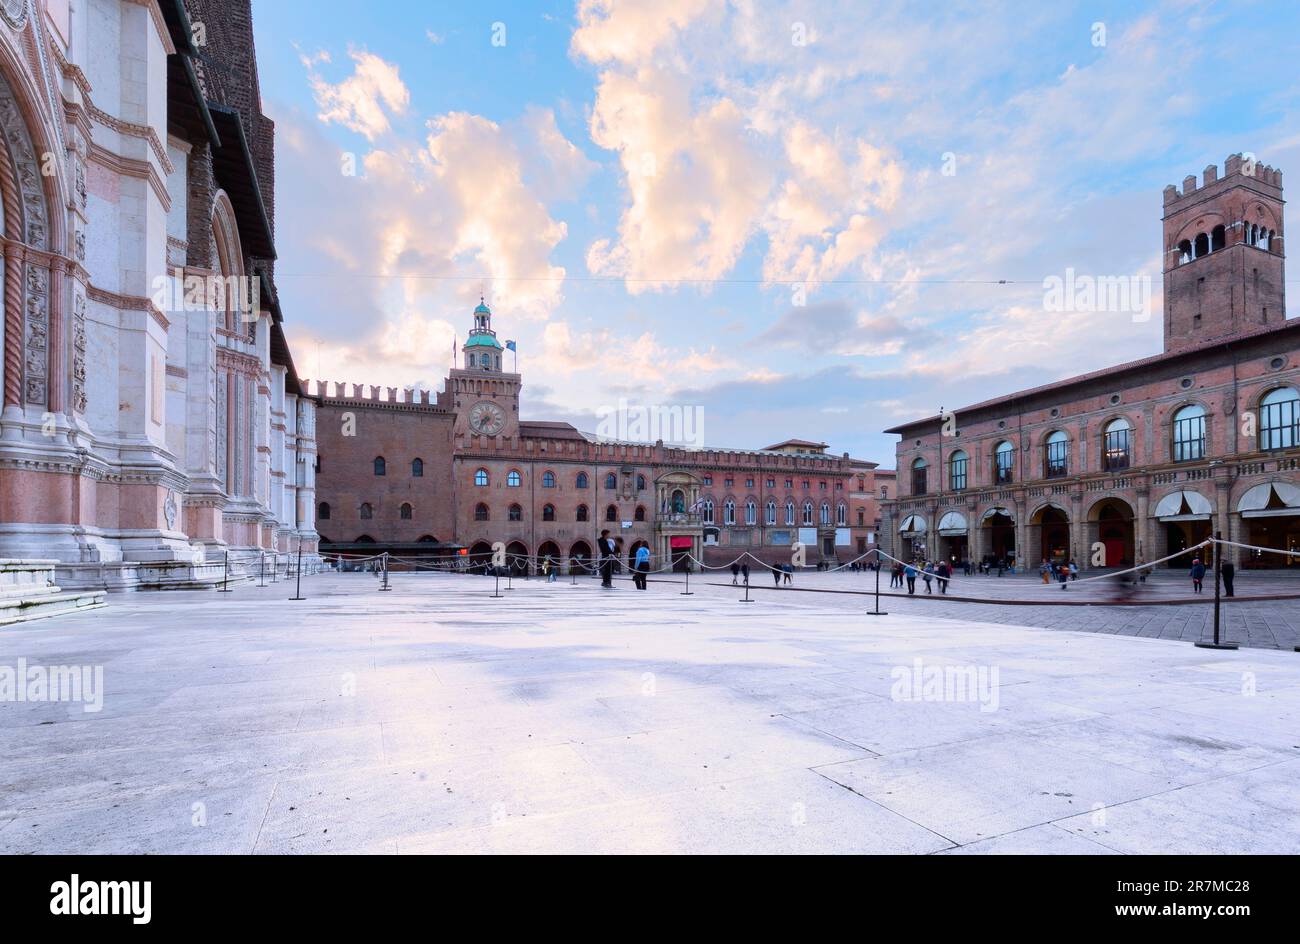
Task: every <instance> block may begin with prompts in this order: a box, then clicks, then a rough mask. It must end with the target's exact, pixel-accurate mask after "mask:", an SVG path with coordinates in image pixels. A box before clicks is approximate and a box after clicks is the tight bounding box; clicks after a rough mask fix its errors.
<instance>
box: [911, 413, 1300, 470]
mask: <svg viewBox="0 0 1300 944" xmlns="http://www.w3.org/2000/svg"><path fill="white" fill-rule="evenodd" d="M1256 436H1257V446H1258V449H1259V451H1261V452H1270V451H1273V450H1277V449H1294V448H1296V447H1297V446H1300V393H1297V392H1296V390H1295V389H1294V388H1292V387H1278V388H1276V389H1274V390H1271V391H1269V392H1268V393H1267V394H1265V395H1264V397H1262V398H1261V399H1260V401H1259V415H1258V417H1257V430H1256ZM1100 445H1101V468H1102V471H1105V472H1122V471H1124V470H1125V469H1128V468H1129V467H1130V466H1131V465H1132V463H1133V427H1132V424H1130V423H1129V421H1128V420H1126V419H1124V418H1123V417H1117V418H1116V419H1113V420H1111V421H1110V422H1109V423H1107V424H1106V425H1105V426H1104V427H1103V429H1102V434H1101V444H1100ZM1205 454H1206V453H1205V408H1204V407H1203V406H1201V405H1200V404H1197V403H1193V404H1189V405H1187V406H1184V407H1182V408H1181V409H1179V410H1176V411H1175V412H1174V414H1173V417H1172V418H1171V420H1170V424H1169V455H1170V459H1171V461H1173V462H1194V461H1198V460H1201V459H1204V458H1205ZM1015 457H1016V447H1015V445H1014V444H1013V443H1011V442H1009V441H1008V440H1003V441H1001V442H999V443H998V444H997V445H996V446H994V447H993V468H992V482H993V484H995V485H1006V484H1010V483H1011V482H1014V481H1015ZM945 464H946V466H947V481H946V485H947V488H948V490H950V491H954V492H959V491H961V490H963V489H965V488H967V487H968V486H969V485H970V480H969V476H968V467H969V464H970V457H969V456H968V455H967V454H966V451H965V450H963V449H956V450H954V451H953V452H952V453H951V454H949V455H948V456H946V457H945ZM1069 474H1070V437H1069V435H1068V434H1067V433H1066V432H1065V431H1064V430H1059V429H1058V430H1054V431H1053V432H1051V433H1049V434H1048V435H1047V436H1046V438H1044V440H1043V449H1042V477H1043V478H1045V479H1054V478H1061V477H1063V476H1067V475H1069ZM928 475H929V463H928V462H926V460H925V459H921V458H918V459H916V460H914V461H913V462H912V494H913V495H924V494H925V493H926V492H927V491H928V490H929V481H928Z"/></svg>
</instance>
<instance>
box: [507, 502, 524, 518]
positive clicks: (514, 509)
mask: <svg viewBox="0 0 1300 944" xmlns="http://www.w3.org/2000/svg"><path fill="white" fill-rule="evenodd" d="M509 517H510V520H511V521H523V520H524V510H523V509H522V508H520V507H519V506H518V505H511V506H510V511H509Z"/></svg>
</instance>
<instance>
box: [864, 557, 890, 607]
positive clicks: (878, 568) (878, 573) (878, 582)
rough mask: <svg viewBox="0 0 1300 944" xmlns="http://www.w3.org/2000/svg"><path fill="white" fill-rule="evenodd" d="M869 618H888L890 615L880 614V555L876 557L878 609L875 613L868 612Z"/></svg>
mask: <svg viewBox="0 0 1300 944" xmlns="http://www.w3.org/2000/svg"><path fill="white" fill-rule="evenodd" d="M867 615H868V616H888V615H889V614H888V613H882V612H880V555H879V554H877V555H876V609H875V612H870V611H868V613H867Z"/></svg>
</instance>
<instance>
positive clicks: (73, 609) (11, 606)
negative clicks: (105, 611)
mask: <svg viewBox="0 0 1300 944" xmlns="http://www.w3.org/2000/svg"><path fill="white" fill-rule="evenodd" d="M53 589H54V591H55V592H54V593H39V594H35V595H32V596H29V597H22V598H15V597H6V598H4V599H0V626H8V625H9V624H11V623H25V622H27V621H28V620H34V619H44V618H45V617H47V616H61V615H63V614H64V613H80V612H82V611H83V610H96V609H99V608H100V607H102V606H104V605H105V599H104V598H105V597H106V596H107V594H105V593H104V591H103V590H89V591H84V592H70V593H63V592H60V591H59V588H58V587H54V588H53Z"/></svg>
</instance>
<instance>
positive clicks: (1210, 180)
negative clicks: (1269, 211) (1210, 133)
mask: <svg viewBox="0 0 1300 944" xmlns="http://www.w3.org/2000/svg"><path fill="white" fill-rule="evenodd" d="M1234 178H1236V179H1234ZM1249 182H1253V183H1254V184H1256V185H1258V186H1259V187H1260V189H1262V190H1264V191H1265V192H1267V193H1270V195H1272V194H1271V191H1272V190H1276V191H1277V194H1276V196H1279V197H1280V196H1281V192H1282V171H1281V170H1279V169H1278V168H1276V167H1273V166H1271V165H1269V164H1262V163H1260V162H1259V161H1257V160H1255V159H1254V158H1247V157H1246V156H1245V155H1244V154H1229V155H1228V157H1227V158H1226V159H1225V160H1224V162H1223V176H1222V177H1220V176H1219V168H1218V166H1217V165H1215V164H1209V165H1207V166H1206V168H1205V170H1203V171H1202V172H1201V182H1200V185H1199V186H1198V185H1197V180H1196V175H1195V174H1188V175H1187V176H1186V177H1184V178H1183V186H1182V189H1181V190H1180V189H1179V188H1178V187H1177V186H1175V185H1174V184H1169V185H1168V186H1166V187H1165V189H1164V202H1165V207H1166V208H1168V207H1170V206H1171V205H1174V204H1178V203H1181V202H1182V201H1184V200H1187V199H1188V198H1196V199H1201V198H1204V197H1205V196H1206V195H1207V194H1208V193H1209V192H1210V191H1211V190H1215V191H1217V190H1218V189H1219V188H1220V187H1221V186H1235V185H1237V184H1241V183H1249Z"/></svg>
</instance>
